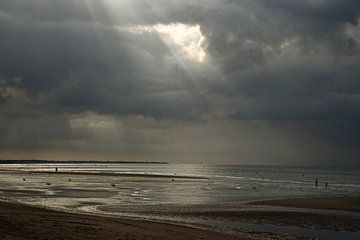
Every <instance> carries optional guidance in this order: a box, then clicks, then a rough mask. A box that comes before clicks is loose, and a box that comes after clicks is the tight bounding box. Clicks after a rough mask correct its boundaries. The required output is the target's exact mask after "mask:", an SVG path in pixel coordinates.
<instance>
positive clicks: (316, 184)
mask: <svg viewBox="0 0 360 240" xmlns="http://www.w3.org/2000/svg"><path fill="white" fill-rule="evenodd" d="M318 182H319V179H318V178H317V179H316V180H315V186H318Z"/></svg>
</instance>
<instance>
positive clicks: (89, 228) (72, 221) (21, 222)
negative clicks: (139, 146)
mask: <svg viewBox="0 0 360 240" xmlns="http://www.w3.org/2000/svg"><path fill="white" fill-rule="evenodd" d="M0 239H2V240H25V239H26V240H31V239H38V240H45V239H51V240H57V239H59V240H60V239H67V240H73V239H74V240H75V239H77V240H82V239H84V240H85V239H99V240H112V239H114V240H120V239H121V240H138V239H139V240H140V239H141V240H155V239H174V240H183V239H213V240H221V239H224V240H233V239H239V238H235V237H232V236H230V235H226V234H221V233H216V232H212V231H206V230H201V229H195V228H190V227H183V226H177V225H172V224H165V223H156V222H150V221H141V220H127V219H119V218H110V217H101V216H90V215H82V214H72V213H64V212H57V211H52V210H47V209H42V208H36V207H31V206H27V205H22V204H16V203H8V202H0ZM243 239H246V238H243Z"/></svg>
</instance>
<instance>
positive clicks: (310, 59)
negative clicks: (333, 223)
mask: <svg viewBox="0 0 360 240" xmlns="http://www.w3.org/2000/svg"><path fill="white" fill-rule="evenodd" d="M114 2H117V1H110V0H108V1H95V0H87V1H85V0H72V1H68V0H62V1H50V0H33V1H25V0H3V1H1V2H0V33H1V38H0V56H1V57H0V109H1V112H2V113H1V114H0V116H1V121H2V124H1V125H0V132H1V133H3V132H4V133H6V134H5V135H7V136H10V135H12V134H14V132H12V133H11V132H9V131H10V130H6V129H10V128H9V126H12V127H11V129H18V130H17V131H16V132H19V134H20V132H21V133H23V136H22V135H21V134H20V135H21V137H19V139H20V138H21V139H22V140H21V142H19V141H18V144H20V145H19V146H25V145H26V143H27V142H31V138H32V137H33V138H34V136H35V135H36V134H35V132H32V131H30V130H24V129H25V128H26V127H24V126H35V125H36V124H35V123H36V122H41V123H43V125H44V128H46V129H48V130H46V132H48V134H44V135H43V136H44V138H46V139H50V140H51V139H55V138H59V139H76V136H79V137H81V138H84V139H91V134H90V133H86V131H85V130H84V131H83V130H81V131H80V132H75V133H71V131H74V130H71V129H70V128H71V126H70V125H69V121H70V120H71V119H70V118H71V117H70V115H72V114H82V113H84V112H87V111H90V112H93V113H94V114H106V115H113V116H117V117H118V116H120V117H121V116H134V115H141V116H144V117H152V118H155V119H157V120H160V121H161V120H164V119H172V120H174V121H184V120H186V121H195V120H196V121H202V120H205V119H207V120H211V119H212V118H215V116H216V118H221V119H225V120H229V121H232V120H233V119H235V120H236V121H238V122H240V123H242V122H244V121H245V122H248V121H254V122H257V121H263V122H265V123H266V124H267V127H268V128H272V129H277V130H279V131H281V132H283V133H284V134H285V135H286V136H289V138H290V139H292V141H294V143H296V144H298V145H299V146H300V145H302V144H300V143H306V142H311V141H308V140H309V139H312V138H314V139H315V138H316V139H317V140H316V141H317V142H322V143H324V145H323V146H324V147H323V149H321V150H319V151H320V153H318V155H319V158H321V156H325V157H328V156H329V154H328V153H327V151H328V150H329V149H332V151H336V150H334V149H337V148H338V149H342V150H341V151H340V150H339V152H344V151H345V150H348V152H350V153H351V154H350V156H349V159H350V160H348V161H349V162H351V161H353V162H354V161H356V160H354V159H355V155H356V154H355V153H356V151H355V150H354V149H355V148H354V147H353V146H355V143H356V142H358V141H360V133H359V129H360V126H359V124H358V122H360V107H359V106H360V81H359V79H360V67H359V66H360V58H359V56H360V27H359V25H358V24H359V16H360V2H359V1H357V0H329V1H322V0H303V1H287V0H272V1H264V0H251V1H250V0H243V1H233V0H228V1H220V0H219V1H217V0H213V1H206V0H202V1H195V2H194V1H188V0H183V1H177V0H173V1H168V0H166V1H165V0H163V1H147V0H142V1H118V2H117V4H114ZM176 22H180V23H188V24H199V26H200V29H201V31H202V34H203V35H204V36H205V38H206V43H205V44H204V48H205V51H206V52H207V54H208V58H209V59H211V64H210V65H209V66H206V67H204V66H202V65H201V64H198V63H196V64H195V63H188V62H185V63H184V61H179V60H178V59H176V57H173V56H172V57H171V58H169V56H171V54H172V49H170V48H171V47H170V46H169V45H167V44H166V42H165V41H164V40H163V39H162V38H161V36H160V35H159V34H157V33H155V32H146V31H145V32H143V33H141V34H140V33H134V32H131V31H126V30H124V29H126V27H129V26H134V25H151V24H169V23H176ZM169 59H170V60H169ZM215 73H216V74H215ZM49 116H55V118H56V116H60V117H59V120H58V121H55V122H54V124H55V125H57V126H58V129H64V131H63V132H64V134H60V133H57V132H53V131H52V130H49V129H50V126H49V127H45V125H46V124H45V122H46V121H51V120H49ZM21 118H22V120H21V121H20V120H19V119H21ZM25 119H27V120H25ZM34 119H37V120H36V121H35V120H34ZM41 119H43V120H41ZM14 121H15V122H16V121H20V122H19V123H18V124H19V126H20V127H19V126H18V127H14V126H13V124H14ZM27 122H28V123H27ZM10 123H11V124H10ZM27 124H28V125H27ZM21 126H23V127H21ZM12 131H15V130H12ZM303 131H305V132H307V134H302V132H303ZM60 132H61V131H60ZM89 134H90V135H89ZM20 135H19V136H20ZM75 135H76V136H75ZM3 141H4V140H3ZM10 142H11V141H10ZM4 144H5V143H4V142H3V143H2V145H3V146H4ZM7 144H8V145H9V144H10V143H9V141H7ZM5 145H6V144H5ZM303 145H304V147H302V148H303V150H304V151H306V149H310V146H308V145H306V144H303ZM29 146H30V145H29ZM31 146H32V145H31ZM314 151H315V150H311V152H314ZM335 155H336V154H335Z"/></svg>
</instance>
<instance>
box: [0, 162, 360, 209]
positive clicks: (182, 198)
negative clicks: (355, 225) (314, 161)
mask: <svg viewBox="0 0 360 240" xmlns="http://www.w3.org/2000/svg"><path fill="white" fill-rule="evenodd" d="M55 168H58V171H59V173H61V174H54V171H55ZM64 173H68V174H64ZM79 173H81V175H80V174H79ZM87 173H89V175H88V174H87ZM90 174H91V175H90ZM316 178H318V179H319V183H318V186H315V179H316ZM325 182H328V187H326V186H325ZM0 191H2V196H3V197H9V198H16V199H18V200H21V201H26V202H29V201H30V202H31V201H33V200H34V201H40V199H41V198H44V200H43V202H44V204H45V205H46V202H47V201H53V202H54V203H55V202H57V201H56V198H58V200H62V201H65V202H68V203H70V202H74V203H76V202H78V201H82V200H85V199H87V200H89V199H91V201H92V202H94V203H95V202H99V203H101V204H106V203H107V202H111V203H113V202H116V203H117V204H129V203H131V204H144V203H145V204H218V203H239V202H245V201H252V200H262V199H274V198H288V197H299V196H333V195H349V196H351V195H356V194H359V193H360V170H359V169H354V168H327V169H326V168H314V167H312V168H310V167H273V166H229V165H228V166H221V165H197V164H13V165H10V164H9V165H7V164H4V165H0ZM58 202H61V201H58ZM50 204H51V203H50ZM57 204H59V203H57ZM64 204H66V203H64ZM60 206H61V205H60ZM64 207H65V206H64Z"/></svg>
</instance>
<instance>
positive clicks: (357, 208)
mask: <svg viewBox="0 0 360 240" xmlns="http://www.w3.org/2000/svg"><path fill="white" fill-rule="evenodd" d="M250 204H252V205H264V206H265V205H268V206H279V207H293V208H307V209H324V210H340V211H351V212H360V197H314V198H293V199H279V200H268V201H256V202H252V203H250Z"/></svg>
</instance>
